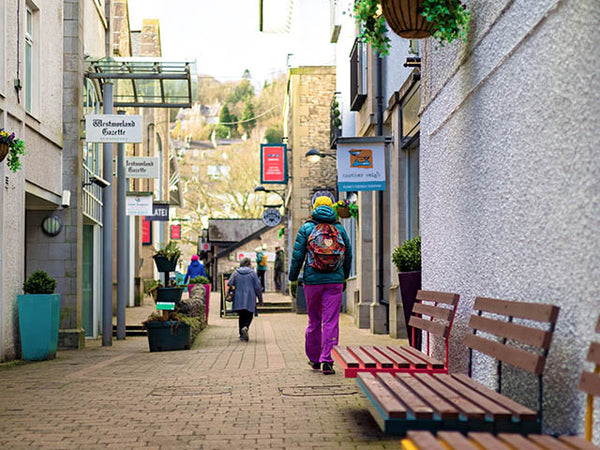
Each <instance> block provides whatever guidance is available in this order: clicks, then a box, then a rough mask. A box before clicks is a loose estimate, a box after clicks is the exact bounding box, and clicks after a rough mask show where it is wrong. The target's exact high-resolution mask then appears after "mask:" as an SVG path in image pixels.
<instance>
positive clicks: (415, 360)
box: [388, 347, 427, 369]
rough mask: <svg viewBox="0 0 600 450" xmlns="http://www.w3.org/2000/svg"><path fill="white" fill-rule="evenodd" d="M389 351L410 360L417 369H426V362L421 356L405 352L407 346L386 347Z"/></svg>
mask: <svg viewBox="0 0 600 450" xmlns="http://www.w3.org/2000/svg"><path fill="white" fill-rule="evenodd" d="M388 348H389V349H390V350H391V351H393V352H395V353H397V354H398V355H399V356H401V357H402V358H404V359H406V360H408V361H410V363H411V364H412V365H413V366H415V368H417V369H426V368H427V363H426V362H425V361H423V360H422V359H421V358H417V357H416V356H414V355H413V354H412V353H410V352H407V351H406V349H407V347H388Z"/></svg>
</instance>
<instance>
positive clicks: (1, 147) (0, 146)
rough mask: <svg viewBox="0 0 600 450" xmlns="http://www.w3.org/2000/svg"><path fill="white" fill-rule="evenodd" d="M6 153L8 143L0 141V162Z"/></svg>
mask: <svg viewBox="0 0 600 450" xmlns="http://www.w3.org/2000/svg"><path fill="white" fill-rule="evenodd" d="M6 155H8V144H5V143H3V142H0V162H2V161H4V158H6Z"/></svg>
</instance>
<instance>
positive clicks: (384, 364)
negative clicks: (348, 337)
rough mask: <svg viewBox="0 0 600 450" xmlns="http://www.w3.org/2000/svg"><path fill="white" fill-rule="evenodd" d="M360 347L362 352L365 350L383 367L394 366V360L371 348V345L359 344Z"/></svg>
mask: <svg viewBox="0 0 600 450" xmlns="http://www.w3.org/2000/svg"><path fill="white" fill-rule="evenodd" d="M360 349H361V350H362V351H363V352H365V353H366V354H368V355H369V356H370V357H371V358H373V359H374V360H375V361H377V362H378V363H379V365H380V366H381V367H385V368H391V367H394V362H393V361H392V360H391V359H389V358H388V357H386V356H385V355H382V354H381V353H379V352H377V351H375V350H374V349H373V347H368V346H363V345H361V346H360Z"/></svg>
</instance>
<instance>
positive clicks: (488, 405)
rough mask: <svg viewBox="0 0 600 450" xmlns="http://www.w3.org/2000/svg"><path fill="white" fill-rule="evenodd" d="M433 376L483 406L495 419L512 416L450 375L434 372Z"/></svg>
mask: <svg viewBox="0 0 600 450" xmlns="http://www.w3.org/2000/svg"><path fill="white" fill-rule="evenodd" d="M434 378H435V379H436V380H438V381H440V382H442V383H444V384H445V385H446V386H448V387H450V388H452V389H454V390H455V391H457V392H459V393H460V394H461V395H462V396H463V397H465V398H468V399H469V400H471V401H472V402H474V403H476V404H477V405H478V406H480V407H481V408H483V409H484V410H485V411H486V412H487V413H488V414H489V415H491V416H492V417H493V418H494V419H495V420H499V419H501V420H510V418H511V417H512V413H511V412H510V411H509V410H508V409H506V408H505V407H503V406H502V405H499V404H498V403H496V402H494V401H492V400H490V399H489V398H487V397H486V396H484V395H481V394H479V393H478V392H476V391H474V390H473V389H470V388H468V387H467V386H465V385H464V384H462V383H460V382H459V381H457V380H455V379H454V378H452V377H451V376H450V375H447V374H435V375H434Z"/></svg>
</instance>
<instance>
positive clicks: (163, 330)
mask: <svg viewBox="0 0 600 450" xmlns="http://www.w3.org/2000/svg"><path fill="white" fill-rule="evenodd" d="M146 330H147V331H148V346H149V347H150V351H151V352H165V351H171V350H189V349H190V327H189V326H188V325H187V324H185V323H183V322H178V321H166V322H148V323H146Z"/></svg>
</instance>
